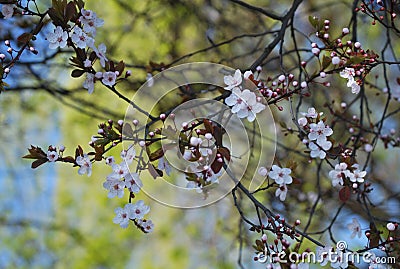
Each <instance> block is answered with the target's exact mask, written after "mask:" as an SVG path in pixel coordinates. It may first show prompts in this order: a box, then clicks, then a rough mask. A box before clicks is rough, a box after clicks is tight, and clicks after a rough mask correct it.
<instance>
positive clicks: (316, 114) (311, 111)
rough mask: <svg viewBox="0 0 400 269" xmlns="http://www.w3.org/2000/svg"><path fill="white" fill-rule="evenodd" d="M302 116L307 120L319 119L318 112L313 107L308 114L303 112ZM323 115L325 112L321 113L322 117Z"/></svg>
mask: <svg viewBox="0 0 400 269" xmlns="http://www.w3.org/2000/svg"><path fill="white" fill-rule="evenodd" d="M301 114H302V115H303V116H305V117H307V118H312V119H316V118H317V117H318V112H317V111H316V110H315V108H313V107H310V108H308V110H307V112H301ZM322 114H323V112H320V113H319V115H320V116H321V115H322Z"/></svg>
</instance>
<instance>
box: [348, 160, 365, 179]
mask: <svg viewBox="0 0 400 269" xmlns="http://www.w3.org/2000/svg"><path fill="white" fill-rule="evenodd" d="M351 167H353V168H355V170H354V171H353V172H352V173H349V179H350V181H351V182H359V183H363V182H364V177H365V175H366V174H367V172H366V171H361V170H360V169H359V165H358V164H353V165H352V166H351Z"/></svg>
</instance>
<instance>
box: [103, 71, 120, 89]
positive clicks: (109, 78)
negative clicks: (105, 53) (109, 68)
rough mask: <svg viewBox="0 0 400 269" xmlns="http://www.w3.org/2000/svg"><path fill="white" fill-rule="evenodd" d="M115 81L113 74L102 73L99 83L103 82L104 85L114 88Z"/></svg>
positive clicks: (115, 77) (115, 76)
mask: <svg viewBox="0 0 400 269" xmlns="http://www.w3.org/2000/svg"><path fill="white" fill-rule="evenodd" d="M116 79H117V75H116V74H115V72H104V73H103V79H102V80H101V82H103V84H104V85H107V86H110V87H112V86H114V84H115V80H116Z"/></svg>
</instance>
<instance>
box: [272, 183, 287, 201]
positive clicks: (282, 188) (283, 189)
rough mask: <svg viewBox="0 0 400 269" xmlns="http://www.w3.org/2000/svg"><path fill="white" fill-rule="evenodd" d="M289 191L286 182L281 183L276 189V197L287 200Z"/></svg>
mask: <svg viewBox="0 0 400 269" xmlns="http://www.w3.org/2000/svg"><path fill="white" fill-rule="evenodd" d="M287 191H288V189H287V186H286V184H281V185H279V187H278V188H277V189H276V191H275V196H276V197H279V200H281V201H285V199H286V194H287Z"/></svg>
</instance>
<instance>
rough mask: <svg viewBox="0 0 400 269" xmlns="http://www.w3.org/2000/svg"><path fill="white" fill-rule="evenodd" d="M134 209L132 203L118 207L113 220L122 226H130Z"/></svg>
mask: <svg viewBox="0 0 400 269" xmlns="http://www.w3.org/2000/svg"><path fill="white" fill-rule="evenodd" d="M132 209H133V205H132V204H131V203H129V204H126V205H125V206H124V208H121V207H117V208H116V209H115V210H114V212H115V214H116V216H115V217H114V219H113V222H114V223H115V224H119V225H120V226H121V227H122V228H126V227H128V226H129V221H130V215H131V212H132Z"/></svg>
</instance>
